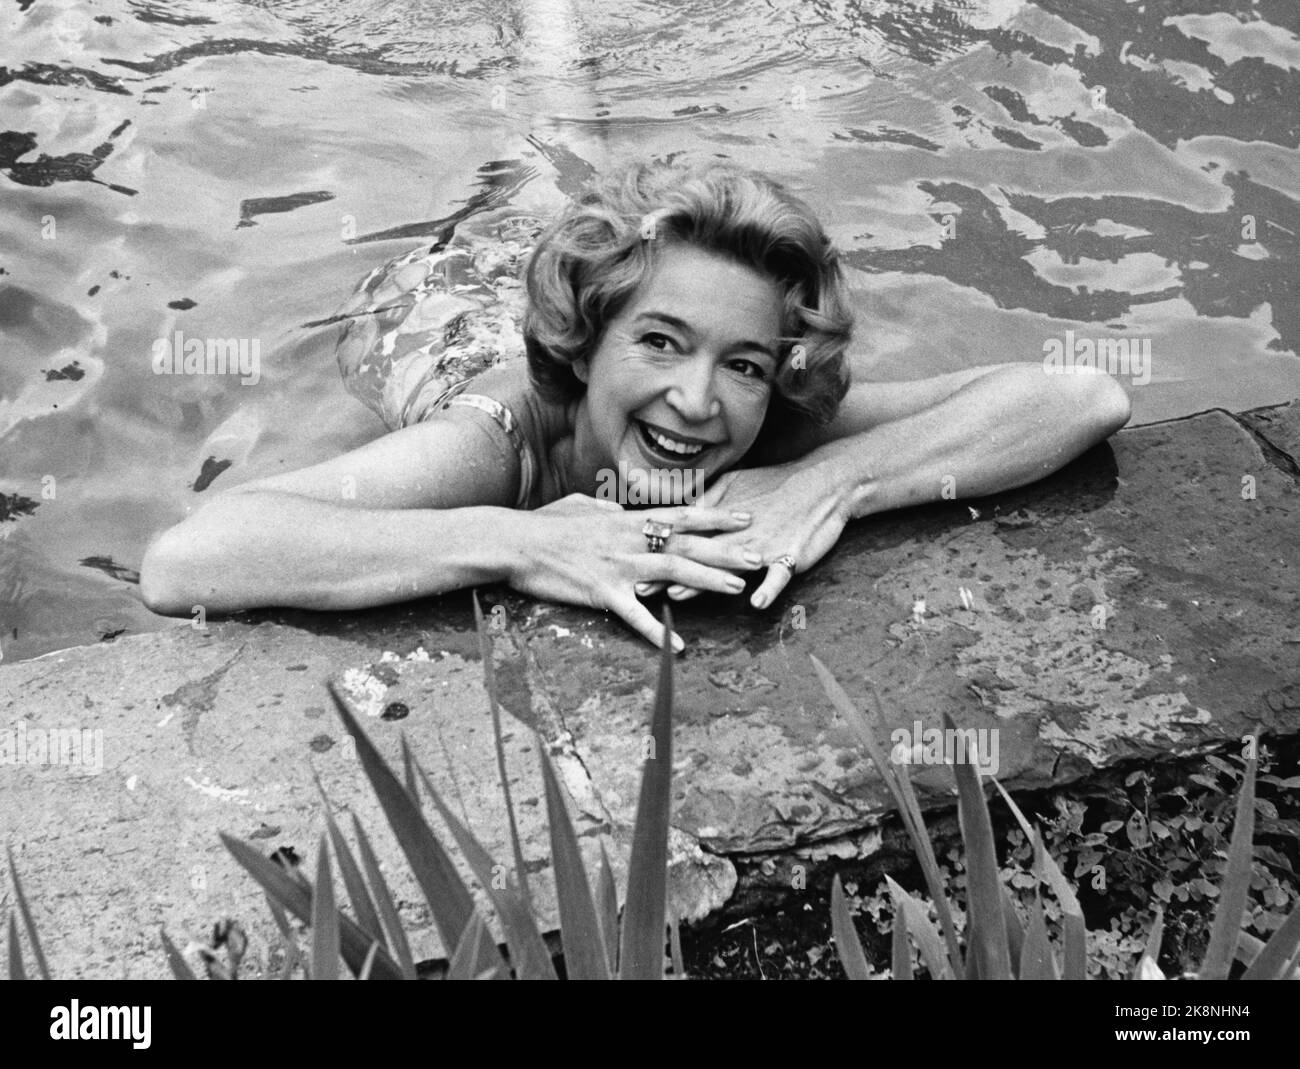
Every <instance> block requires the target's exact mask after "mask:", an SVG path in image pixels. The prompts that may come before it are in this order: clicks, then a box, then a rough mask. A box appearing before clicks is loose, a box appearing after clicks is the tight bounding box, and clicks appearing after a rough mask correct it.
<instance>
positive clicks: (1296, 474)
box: [1216, 409, 1300, 486]
mask: <svg viewBox="0 0 1300 1069" xmlns="http://www.w3.org/2000/svg"><path fill="white" fill-rule="evenodd" d="M1216 411H1221V412H1224V413H1225V415H1227V416H1228V417H1229V418H1230V419H1231V420H1232V421H1233V422H1234V423H1235V424H1237V426H1239V427H1241V428H1242V429H1243V430H1244V431H1245V432H1246V433H1247V434H1249V435H1250V437H1251V440H1252V441H1254V443H1255V445H1256V446H1257V447H1258V449H1259V451H1260V453H1262V454H1263V456H1264V459H1265V460H1266V461H1268V463H1269V464H1271V465H1272V466H1273V467H1275V468H1276V469H1277V470H1278V471H1280V472H1282V473H1283V474H1285V475H1289V476H1291V480H1292V481H1293V482H1294V483H1295V484H1296V485H1297V486H1300V463H1298V462H1297V461H1296V458H1295V457H1293V456H1292V455H1291V454H1290V453H1288V452H1287V451H1286V450H1285V449H1283V448H1282V447H1281V446H1280V445H1278V444H1277V443H1276V442H1274V441H1272V439H1270V438H1269V437H1268V435H1267V434H1265V433H1264V432H1263V431H1262V430H1260V429H1259V428H1258V427H1256V426H1254V424H1252V423H1251V422H1249V421H1248V420H1247V419H1246V418H1245V417H1246V416H1247V415H1249V413H1242V414H1241V415H1238V414H1237V413H1235V412H1228V411H1227V410H1226V409H1216Z"/></svg>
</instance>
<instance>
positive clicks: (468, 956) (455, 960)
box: [447, 912, 497, 980]
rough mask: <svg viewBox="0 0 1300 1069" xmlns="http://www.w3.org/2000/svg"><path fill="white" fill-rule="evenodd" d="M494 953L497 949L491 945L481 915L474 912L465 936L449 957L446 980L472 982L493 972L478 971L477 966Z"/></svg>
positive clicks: (489, 935)
mask: <svg viewBox="0 0 1300 1069" xmlns="http://www.w3.org/2000/svg"><path fill="white" fill-rule="evenodd" d="M496 953H497V949H496V947H494V946H493V945H492V939H491V933H489V932H488V927H487V925H486V924H485V923H484V922H483V915H482V914H481V913H478V912H475V914H474V916H473V917H472V918H471V919H470V922H469V925H468V927H466V929H465V934H464V935H462V936H461V937H460V945H459V946H457V947H456V952H455V953H454V954H453V955H452V956H451V964H450V966H449V967H448V969H447V979H448V980H473V979H475V978H476V977H477V976H479V975H480V974H481V973H482V972H490V971H493V970H487V969H483V970H480V969H478V968H477V965H478V963H479V962H481V961H488V960H491V956H492V955H493V954H496Z"/></svg>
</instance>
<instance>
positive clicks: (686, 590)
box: [668, 583, 704, 601]
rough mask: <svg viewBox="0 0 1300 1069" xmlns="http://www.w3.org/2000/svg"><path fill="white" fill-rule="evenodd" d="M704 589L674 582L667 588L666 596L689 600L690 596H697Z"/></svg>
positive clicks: (678, 599) (677, 599) (675, 599)
mask: <svg viewBox="0 0 1300 1069" xmlns="http://www.w3.org/2000/svg"><path fill="white" fill-rule="evenodd" d="M703 593H704V591H702V590H696V589H695V588H694V587H689V586H682V585H681V584H680V583H674V584H673V585H672V586H670V587H669V588H668V596H669V597H670V598H672V599H673V601H690V600H691V598H697V597H699V596H700V595H701V594H703Z"/></svg>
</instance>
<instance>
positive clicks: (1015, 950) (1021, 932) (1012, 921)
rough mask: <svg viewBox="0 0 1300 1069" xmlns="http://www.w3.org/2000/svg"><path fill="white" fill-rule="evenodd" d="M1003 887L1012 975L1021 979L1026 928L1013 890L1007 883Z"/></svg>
mask: <svg viewBox="0 0 1300 1069" xmlns="http://www.w3.org/2000/svg"><path fill="white" fill-rule="evenodd" d="M1001 887H1002V917H1003V919H1004V920H1005V921H1006V925H1007V950H1008V951H1010V953H1011V975H1012V977H1013V978H1015V979H1017V980H1019V979H1020V957H1021V954H1022V952H1023V951H1024V946H1025V928H1024V925H1022V924H1021V923H1020V915H1019V914H1018V913H1016V904H1015V903H1014V902H1013V901H1011V890H1010V888H1008V887H1007V885H1006V884H1005V883H1002V884H1001Z"/></svg>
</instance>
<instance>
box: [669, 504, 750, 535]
mask: <svg viewBox="0 0 1300 1069" xmlns="http://www.w3.org/2000/svg"><path fill="white" fill-rule="evenodd" d="M644 515H645V516H646V518H647V519H651V520H654V521H655V522H657V523H671V524H672V525H673V532H674V533H677V532H686V531H743V530H744V529H745V528H746V527H748V526H749V525H750V524H751V523H753V522H754V517H753V516H752V515H751V514H750V513H748V512H735V511H732V510H731V509H724V508H710V509H706V508H700V507H699V506H697V505H683V506H681V507H680V508H672V509H654V510H652V511H649V512H646V513H645V514H644Z"/></svg>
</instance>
